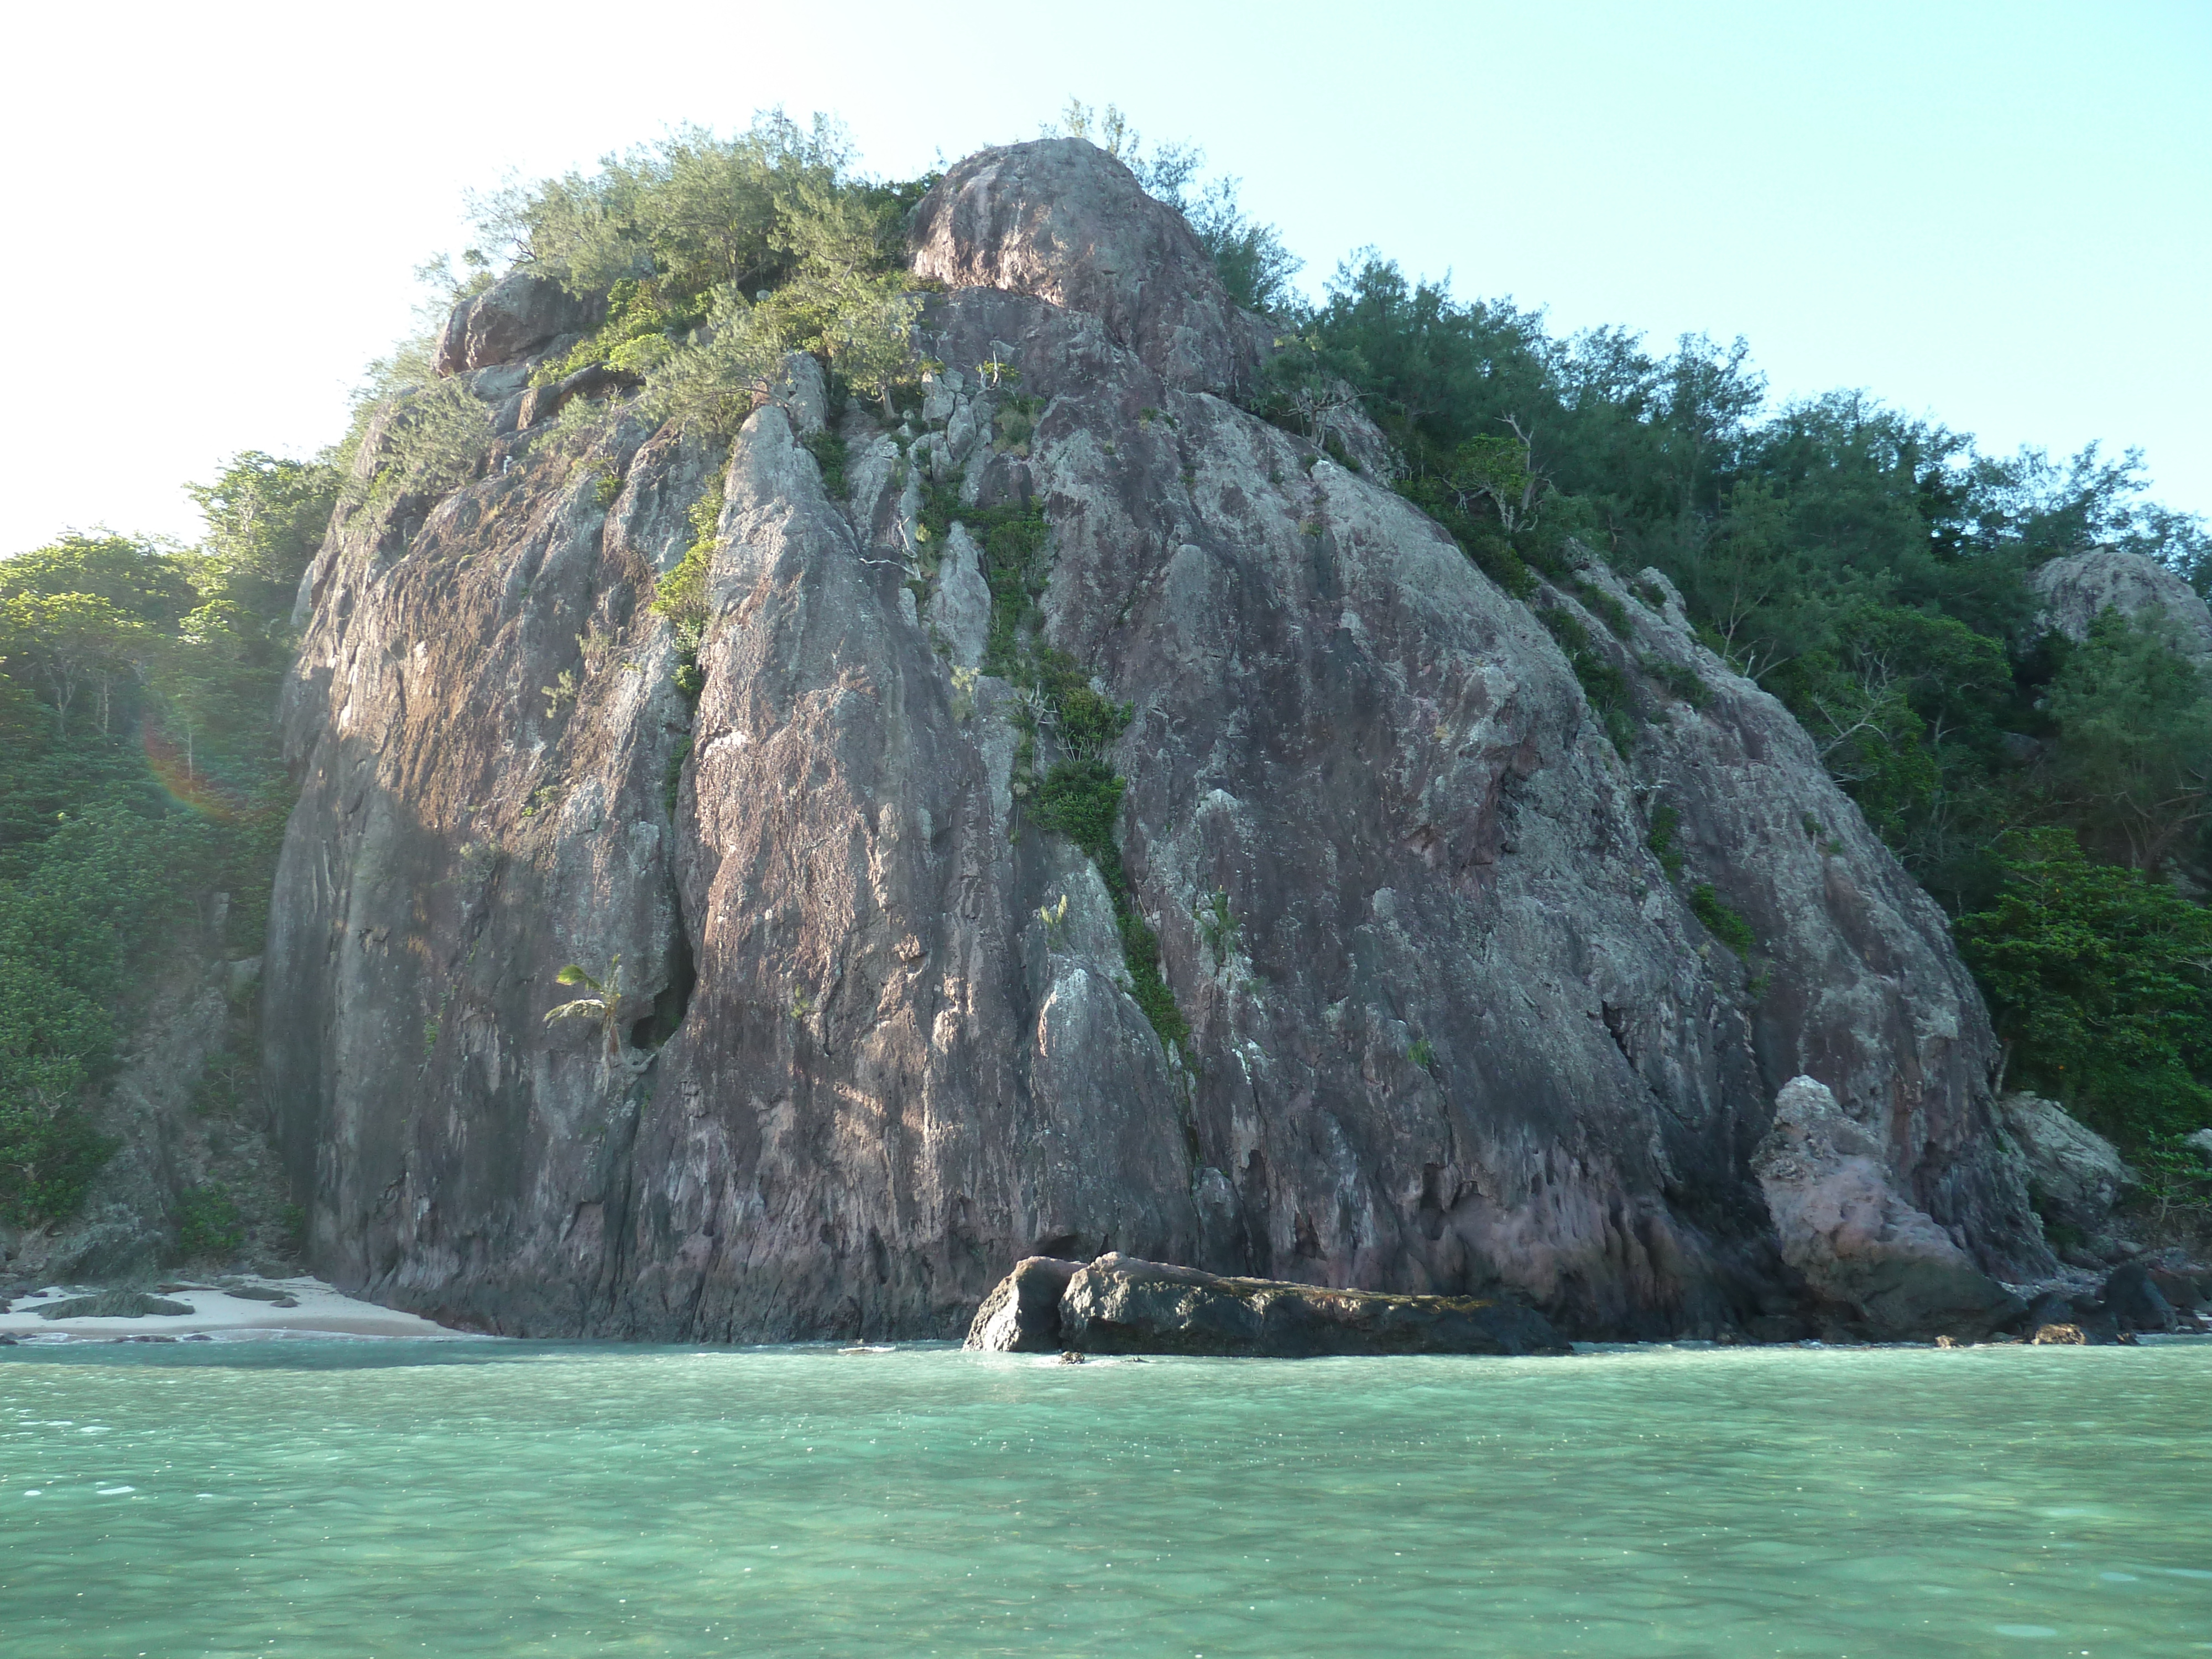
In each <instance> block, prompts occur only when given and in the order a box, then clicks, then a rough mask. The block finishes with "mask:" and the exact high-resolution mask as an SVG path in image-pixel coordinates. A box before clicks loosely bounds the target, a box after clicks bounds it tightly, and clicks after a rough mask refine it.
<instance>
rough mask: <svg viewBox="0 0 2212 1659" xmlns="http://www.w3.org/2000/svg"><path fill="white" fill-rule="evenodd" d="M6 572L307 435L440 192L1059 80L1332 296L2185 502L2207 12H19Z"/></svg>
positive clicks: (1021, 8)
mask: <svg viewBox="0 0 2212 1659" xmlns="http://www.w3.org/2000/svg"><path fill="white" fill-rule="evenodd" d="M9 35H10V52H9V58H10V59H11V63H10V69H9V75H8V84H7V86H6V96H5V97H4V98H0V141H4V143H5V144H6V153H7V154H8V155H9V156H10V157H11V159H12V160H13V161H15V166H16V169H18V170H17V171H16V172H15V176H14V177H13V178H12V179H11V185H13V186H14V189H13V191H12V193H13V194H14V196H15V200H14V202H13V203H12V204H11V214H12V216H13V221H14V223H15V226H16V234H15V235H13V236H11V237H10V239H9V240H10V244H11V246H10V257H9V258H7V259H6V260H5V261H0V266H4V269H0V306H4V314H5V315H6V316H7V317H8V318H9V319H10V327H9V334H10V336H11V340H10V347H9V358H10V361H11V364H12V367H13V368H14V370H15V376H14V380H15V383H14V386H13V387H12V393H13V395H12V396H10V397H9V398H8V399H7V400H6V409H5V412H4V413H0V443H4V453H5V454H6V455H7V456H8V457H9V459H10V461H11V462H12V463H13V465H12V467H11V469H10V472H11V477H10V481H9V488H8V489H6V490H5V491H0V552H4V551H12V550H16V549H19V548H21V547H25V546H28V545H33V544H36V543H38V542H40V541H43V540H46V539H47V538H50V537H52V535H54V534H55V533H57V532H59V531H60V530H62V529H63V528H64V526H89V525H92V524H94V523H95V522H101V521H104V522H106V523H107V524H109V525H111V526H113V527H115V528H117V529H124V530H147V531H161V532H169V533H173V534H177V535H187V536H188V535H190V534H191V533H193V532H194V531H195V530H196V527H197V525H196V520H195V518H194V515H193V513H192V512H191V508H190V507H189V506H188V504H187V503H186V502H185V500H184V497H183V495H182V494H181V492H180V489H179V486H180V485H181V484H182V483H183V482H184V481H185V480H186V479H189V478H194V477H205V476H207V475H208V474H209V473H210V471H212V469H213V468H214V466H215V465H216V462H217V460H218V459H219V458H221V457H222V456H223V455H225V454H228V453H230V452H232V451H234V450H236V449H240V448H245V447H259V448H264V449H270V450H274V451H276V452H279V453H307V452H310V451H312V450H313V448H315V447H318V446H319V445H320V444H322V443H325V442H327V441H330V440H331V439H332V438H333V437H335V436H336V435H337V433H338V432H339V430H340V428H341V427H342V426H343V418H344V407H345V392H346V389H347V387H348V386H349V385H351V384H353V383H354V382H355V381H356V380H357V379H358V376H359V372H360V368H361V366H362V363H363V362H366V361H367V360H368V358H370V357H372V356H375V355H376V354H377V353H378V352H379V351H380V350H381V349H383V348H384V346H385V345H386V343H388V342H389V341H390V340H391V339H392V337H395V336H396V335H398V334H399V333H400V332H402V331H404V330H405V329H406V327H407V325H408V322H409V309H410V305H411V303H412V302H413V300H414V297H415V292H414V289H413V284H412V282H411V280H410V270H412V268H413V267H414V266H415V264H416V263H417V262H418V261H419V260H420V259H422V258H423V257H424V256H425V255H426V254H428V253H429V252H433V251H435V250H437V249H440V248H446V247H458V246H460V243H461V239H462V237H463V235H464V234H465V232H464V231H463V230H462V229H461V228H460V227H459V219H460V201H461V197H462V193H463V191H465V190H466V189H468V188H470V187H471V186H474V187H478V188H483V187H487V186H490V185H495V184H496V183H497V182H498V180H499V179H500V177H501V174H502V173H504V172H505V171H506V170H507V169H508V168H515V169H519V170H520V171H521V172H522V173H526V174H531V175H535V174H539V173H546V172H549V171H553V170H556V169H561V168H565V167H571V166H577V165H584V164H588V163H589V162H590V161H592V159H593V158H594V157H595V156H597V155H599V154H600V153H601V152H603V151H605V149H609V148H611V147H615V146H619V145H624V144H628V143H634V142H636V141H638V140H641V139H646V138H650V137H653V136H655V135H656V134H658V133H659V131H662V130H663V129H664V128H665V126H667V125H670V124H672V123H675V122H678V121H682V120H696V121H702V122H707V123H711V124H714V125H720V126H722V127H724V128H728V127H732V126H735V125H742V124H743V123H744V121H745V120H746V119H747V118H748V117H749V115H750V112H752V111H753V110H754V109H756V108H757V107H762V106H769V105H774V104H781V105H783V106H786V107H787V108H788V109H789V110H791V111H792V112H793V113H805V112H810V111H812V110H816V109H823V110H829V111H832V112H836V113H837V114H839V115H840V116H842V118H843V119H844V120H845V121H846V123H847V124H848V126H849V127H850V129H851V131H852V133H853V136H854V139H855V140H856V141H857V143H858V144H859V146H860V150H861V152H862V155H863V156H864V158H865V160H866V164H867V166H868V167H870V168H871V169H872V170H873V171H876V172H879V173H896V174H905V173H915V172H918V171H920V170H921V169H923V168H925V167H928V166H929V165H930V164H931V163H932V161H933V159H934V158H935V157H936V155H938V153H939V152H940V151H941V152H942V153H943V155H945V156H946V157H948V158H951V157H957V156H958V155H962V154H963V153H965V152H966V151H968V150H969V149H974V148H975V147H978V146H980V145H982V144H985V143H996V142H1004V141H1006V140H1008V139H1012V138H1019V137H1032V136H1034V135H1035V133H1036V128H1037V125H1038V124H1039V123H1040V122H1041V121H1044V120H1048V119H1050V118H1053V117H1054V115H1055V114H1056V113H1057V112H1058V110H1059V109H1060V106H1061V105H1062V104H1063V103H1064V102H1065V101H1066V99H1067V97H1068V96H1069V95H1070V94H1076V95H1079V96H1081V97H1083V98H1084V99H1085V100H1090V101H1091V102H1093V103H1104V102H1106V101H1108V100H1112V101H1114V102H1116V103H1118V104H1120V105H1121V107H1122V108H1123V109H1124V110H1126V111H1127V112H1128V113H1129V114H1130V116H1131V117H1132V118H1133V120H1134V121H1135V123H1136V125H1138V126H1139V128H1140V129H1141V130H1142V131H1144V132H1145V133H1146V136H1147V137H1149V138H1152V139H1165V138H1186V137H1187V138H1190V139H1194V140H1195V141H1197V142H1198V143H1201V144H1202V145H1203V146H1204V147H1205V148H1206V151H1207V154H1208V156H1209V158H1210V161H1211V163H1212V167H1213V168H1214V169H1215V170H1218V171H1225V172H1228V173H1236V174H1239V175H1241V176H1242V177H1243V179H1244V192H1245V197H1246V200H1247V204H1248V205H1249V207H1250V208H1251V209H1252V210H1253V211H1255V213H1256V214H1257V215H1258V216H1261V217H1263V218H1267V219H1272V220H1273V221H1275V222H1277V223H1278V224H1279V225H1280V227H1281V228H1282V231H1283V234H1284V237H1285V240H1286V241H1287V242H1288V243H1289V245H1290V246H1291V248H1292V249H1293V250H1294V251H1296V252H1298V253H1299V254H1301V255H1302V256H1303V257H1304V258H1305V259H1306V260H1307V261H1308V270H1307V272H1306V276H1307V277H1308V279H1318V278H1320V277H1322V276H1325V275H1326V274H1327V272H1328V270H1329V269H1330V268H1331V267H1332V266H1333V265H1334V264H1335V262H1336V260H1337V259H1338V258H1340V256H1341V255H1342V254H1344V253H1345V252H1347V251H1348V250H1350V249H1351V248H1352V247H1354V246H1358V245H1360V244H1363V243H1373V244H1375V245H1376V246H1379V247H1380V248H1382V249H1383V251H1384V252H1386V253H1389V254H1391V255H1393V256H1395V257H1396V258H1398V259H1400V260H1401V262H1402V263H1403V264H1405V265H1406V266H1407V269H1408V270H1410V271H1413V272H1416V273H1419V272H1426V273H1429V274H1431V275H1435V274H1440V273H1442V272H1443V271H1444V270H1447V269H1449V270H1450V271H1451V273H1452V275H1453V279H1454V283H1455V288H1456V289H1457V291H1458V292H1460V293H1461V294H1462V295H1504V294H1510V295H1513V296H1514V297H1515V298H1516V299H1517V300H1518V301H1521V302H1522V304H1524V305H1539V304H1541V305H1546V306H1548V307H1550V309H1551V313H1552V316H1553V320H1554V323H1555V324H1556V325H1558V326H1560V327H1562V328H1574V327H1581V326H1584V325H1590V324H1595V323H1623V324H1626V325H1630V326H1632V327H1634V328H1637V329H1639V330H1642V331H1647V332H1648V334H1649V335H1650V338H1651V339H1652V341H1653V343H1656V344H1663V343H1666V342H1667V341H1668V340H1671V338H1672V337H1674V335H1675V334H1677V333H1680V332H1681V331H1687V330H1702V331H1706V332H1709V333H1711V334H1713V335H1715V336H1717V337H1722V338H1726V337H1730V336H1733V335H1735V334H1742V335H1744V336H1745V337H1747V338H1748V339H1749V341H1750V342H1751V344H1752V348H1753V352H1754V354H1755V356H1756V357H1757V360H1758V362H1759V364H1760V366H1761V367H1762V368H1764V369H1765V372H1766V373H1767V374H1768V376H1769V377H1770V380H1771V383H1772V386H1773V388H1774V390H1775V391H1776V392H1778V393H1779V394H1782V395H1795V394H1802V393H1809V392H1819V391H1822V390H1825V389H1827V388H1830V387H1833V386H1862V387H1865V388H1867V389H1869V390H1870V391H1872V392H1875V393H1876V394H1878V395H1880V396H1881V397H1883V398H1887V399H1888V400H1889V401H1891V402H1893V403H1894V404H1899V406H1901V407H1903V408H1905V409H1906V410H1910V411H1912V412H1915V413H1923V414H1931V415H1934V416H1936V417H1938V418H1940V419H1942V420H1944V421H1945V422H1948V423H1949V424H1951V425H1952V426H1954V427H1956V428H1962V429H1965V430H1968V431H1972V432H1973V433H1976V434H1977V435H1979V436H1980V437H1981V439H1982V440H1983V441H1984V446H1985V447H1990V448H1996V449H2009V448H2010V447H2013V446H2014V445H2015V444H2018V443H2021V442H2023V441H2027V442H2033V443H2038V444H2041V445H2044V446H2045V447H2049V448H2051V449H2052V450H2053V451H2057V452H2069V451H2071V450H2073V449H2074V448H2075V447H2079V446H2080V445H2081V444H2082V443H2084V442H2087V441H2089V440H2091V439H2100V440H2102V441H2105V442H2106V445H2107V446H2108V447H2112V448H2115V449H2117V448H2119V447H2124V446H2126V445H2128V444H2131V443H2132V444H2139V445H2141V446H2142V447H2143V449H2144V450H2145V452H2146V453H2147V455H2148V461H2149V465H2150V470H2151V472H2152V476H2153V478H2154V483H2155V485H2156V488H2157V493H2158V494H2159V495H2160V496H2162V497H2163V498H2164V499H2165V500H2166V501H2168V502H2169V503H2170V504H2172V505H2174V506H2177V507H2185V508H2188V509H2191V510H2193V511H2197V512H2201V513H2212V422H2208V419H2207V416H2206V415H2205V412H2204V411H2205V401H2204V388H2205V386H2206V385H2207V383H2208V381H2212V322H2208V319H2207V313H2206V302H2207V297H2208V283H2207V280H2206V273H2207V271H2208V270H2212V117H2208V110H2212V0H2193V3H2171V4H2159V3H2133V4H2130V3H2106V4H2096V5H2087V4H2076V5H2070V6H2060V5H2047V4H2033V3H2006V4H1994V3H1978V4H1970V3H1957V4H1948V5H1947V4H1942V3H1922V4H1917V5H1902V4H1883V3H1854V4H1850V5H1829V6H1820V7H1815V6H1809V5H1800V4H1795V3H1788V4H1779V3H1771V0H1770V3H1765V4H1757V5H1753V4H1722V3H1711V4H1676V5H1662V4H1656V3H1648V0H1647V3H1642V4H1630V3H1622V4H1529V3H1527V0H1522V3H1517V4H1512V5H1491V4H1476V3H1468V4H1460V5H1420V4H1400V5H1395V6H1390V7H1387V8H1375V9H1370V10H1362V9H1358V8H1351V7H1346V6H1343V5H1341V4H1328V5H1302V4H1282V3H1278V4H1272V5H1244V4H1200V3H1190V0H1185V3H1178V4H1158V3H1152V0H1118V3H1115V4H1113V5H1110V6H1091V7H1048V6H1040V5H1036V4H1034V3H1030V4H969V5H962V4H957V3H940V4H938V5H933V6H916V5H912V4H899V5H888V4H872V3H848V4H842V5H840V6H837V7H836V8H822V7H816V6H811V5H805V4H800V3H786V4H781V5H777V6H773V7H769V6H756V5H750V4H742V3H740V4H731V3H727V0H724V3H718V4H712V5H692V4H688V3H657V4H654V5H652V6H650V7H646V8H623V7H617V6H612V5H609V4H607V3H605V0H595V3H592V4H590V5H570V4H566V3H558V0H556V3H538V4H532V5H529V6H501V7H465V8H464V7H454V6H451V5H425V4H418V3H412V0H400V3H387V4H380V5H376V6H372V7H343V8H340V7H335V6H332V7H313V6H302V5H299V4H296V3H295V4H287V5H281V6H280V5H270V6H251V5H233V6H224V5H208V6H199V7H191V8H183V7H177V6H174V5H161V6H148V7H143V8H137V7H131V6H115V7H107V8H102V9H100V11H99V12H98V13H97V14H94V13H93V12H92V11H91V9H78V8H68V7H60V6H54V7H46V8H41V9H39V10H38V11H36V12H33V13H29V14H28V15H16V16H14V17H11V19H10V22H9Z"/></svg>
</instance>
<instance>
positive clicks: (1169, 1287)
mask: <svg viewBox="0 0 2212 1659" xmlns="http://www.w3.org/2000/svg"><path fill="white" fill-rule="evenodd" d="M1060 1337H1061V1340H1063V1341H1064V1342H1066V1345H1067V1346H1069V1347H1071V1348H1073V1349H1074V1350H1075V1351H1076V1352H1079V1353H1189V1354H1230V1355H1242V1356H1249V1357H1267V1358H1277V1359H1304V1358H1312V1357H1315V1356H1316V1355H1321V1354H1386V1353H1482V1354H1528V1353H1565V1352H1568V1347H1567V1345H1566V1344H1565V1343H1564V1342H1562V1341H1560V1340H1559V1334H1558V1333H1557V1332H1556V1331H1554V1330H1553V1328H1551V1325H1550V1324H1549V1323H1548V1322H1547V1321H1546V1320H1545V1318H1544V1316H1542V1315H1541V1314H1539V1313H1536V1312H1534V1311H1533V1310H1530V1309H1528V1308H1523V1307H1520V1306H1517V1305H1516V1304H1513V1303H1510V1302H1501V1301H1492V1300H1488V1299H1486V1298H1483V1297H1467V1296H1386V1295H1381V1294H1378V1293H1376V1292H1375V1291H1347V1290H1332V1289H1328V1288H1326V1287H1324V1286H1320V1285H1298V1284H1288V1283H1285V1282H1284V1281H1282V1280H1279V1279H1225V1278H1220V1277H1218V1276H1216V1275H1214V1274H1212V1273H1200V1272H1198V1271H1196V1270H1195V1269H1193V1268H1189V1267H1170V1266H1168V1265H1166V1264H1165V1263H1163V1262H1158V1261H1137V1260H1135V1259H1134V1258H1133V1257H1130V1256H1126V1255H1103V1256H1101V1257H1099V1258H1098V1260H1097V1261H1093V1262H1091V1263H1090V1264H1088V1265H1087V1266H1085V1267H1083V1268H1082V1269H1081V1270H1080V1271H1079V1272H1078V1273H1076V1274H1075V1275H1074V1277H1073V1278H1072V1279H1069V1281H1068V1284H1067V1289H1066V1292H1065V1294H1063V1295H1062V1297H1060Z"/></svg>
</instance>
